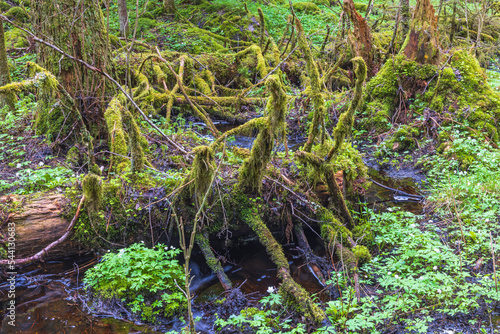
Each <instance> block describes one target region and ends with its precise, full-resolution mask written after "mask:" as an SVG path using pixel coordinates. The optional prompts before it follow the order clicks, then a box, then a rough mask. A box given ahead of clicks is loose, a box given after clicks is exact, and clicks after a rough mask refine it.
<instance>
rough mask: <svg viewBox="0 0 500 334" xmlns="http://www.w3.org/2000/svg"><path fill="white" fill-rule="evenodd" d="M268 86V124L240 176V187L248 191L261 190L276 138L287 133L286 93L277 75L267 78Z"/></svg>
mask: <svg viewBox="0 0 500 334" xmlns="http://www.w3.org/2000/svg"><path fill="white" fill-rule="evenodd" d="M266 87H267V89H268V91H269V92H270V93H271V97H270V98H269V100H268V103H267V106H266V113H267V114H268V115H269V116H268V119H267V122H266V123H267V124H265V127H264V128H263V129H260V132H259V134H258V135H257V138H256V139H255V142H254V144H253V146H252V150H251V151H250V157H249V158H248V159H246V160H245V161H244V162H243V165H242V166H241V169H240V175H239V176H238V187H239V188H240V189H241V190H242V191H243V192H246V193H254V192H259V191H260V189H261V187H262V178H263V177H264V172H265V170H266V167H267V164H268V162H269V161H270V159H271V151H272V149H273V145H274V140H275V139H277V138H278V137H279V138H280V139H282V137H283V136H284V134H285V129H284V126H285V112H286V101H287V98H286V94H285V91H284V90H283V87H282V85H281V82H280V79H279V77H278V76H277V75H271V76H269V78H268V79H267V80H266Z"/></svg>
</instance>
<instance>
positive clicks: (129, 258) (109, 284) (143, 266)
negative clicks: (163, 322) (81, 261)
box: [83, 243, 186, 322]
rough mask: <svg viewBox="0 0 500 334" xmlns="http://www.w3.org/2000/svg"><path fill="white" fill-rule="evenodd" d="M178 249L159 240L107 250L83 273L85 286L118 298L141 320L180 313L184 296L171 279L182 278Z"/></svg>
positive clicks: (100, 293) (109, 297)
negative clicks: (147, 244)
mask: <svg viewBox="0 0 500 334" xmlns="http://www.w3.org/2000/svg"><path fill="white" fill-rule="evenodd" d="M180 252H181V251H180V250H179V249H174V248H173V247H172V248H171V249H168V247H165V246H164V245H162V244H158V245H156V247H155V248H153V249H149V248H146V247H145V246H144V244H142V243H136V244H133V245H131V246H129V247H127V248H123V249H121V250H120V251H119V252H118V253H107V254H106V255H104V256H103V258H102V261H101V262H100V263H98V264H97V265H96V266H95V267H93V268H91V269H89V270H88V271H87V272H86V273H85V278H84V280H83V281H84V283H85V285H86V289H87V290H90V291H92V292H93V293H94V294H96V295H97V296H98V297H99V298H102V299H105V300H109V299H120V300H121V301H122V302H124V303H125V304H126V305H127V306H128V307H129V308H130V310H131V311H132V312H134V313H136V314H139V315H140V316H141V318H142V319H143V320H146V321H150V322H153V321H154V320H155V317H156V316H157V315H162V316H167V317H168V316H173V315H175V314H180V312H182V310H183V309H184V307H185V303H186V297H185V296H184V294H183V293H182V292H181V291H180V290H178V288H177V287H176V285H175V281H177V282H181V281H182V280H183V279H184V272H183V269H182V266H181V265H180V264H179V262H178V261H177V260H176V256H177V255H178V254H179V253H180Z"/></svg>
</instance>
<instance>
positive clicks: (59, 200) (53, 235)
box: [0, 194, 79, 259]
mask: <svg viewBox="0 0 500 334" xmlns="http://www.w3.org/2000/svg"><path fill="white" fill-rule="evenodd" d="M0 202H2V203H7V204H8V203H9V202H10V203H19V204H18V205H19V207H20V209H19V210H16V209H15V208H13V210H14V213H11V214H10V215H9V217H8V219H7V222H8V223H13V224H14V226H15V238H16V254H15V258H16V259H22V258H28V257H31V256H32V255H33V254H36V253H38V252H40V251H41V250H43V249H44V248H46V247H47V246H48V245H50V244H51V243H53V242H55V241H57V240H59V239H60V238H61V237H62V236H63V235H64V234H65V232H67V229H68V224H69V223H68V221H67V220H66V219H65V218H64V217H63V209H64V206H65V204H66V199H65V198H64V196H63V195H61V194H44V195H43V196H40V197H38V198H35V199H31V198H29V197H25V196H16V195H9V196H5V197H2V198H0ZM0 245H1V243H0ZM78 252H79V247H78V245H76V244H75V243H74V242H71V241H69V240H66V241H64V242H61V243H59V244H57V245H56V246H55V247H53V248H52V249H51V250H50V251H49V252H48V253H44V259H50V258H57V257H62V256H68V255H73V254H77V253H78Z"/></svg>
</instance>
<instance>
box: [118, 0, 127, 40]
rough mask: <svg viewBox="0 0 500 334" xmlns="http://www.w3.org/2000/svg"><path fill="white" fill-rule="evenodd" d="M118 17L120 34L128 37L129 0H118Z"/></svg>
mask: <svg viewBox="0 0 500 334" xmlns="http://www.w3.org/2000/svg"><path fill="white" fill-rule="evenodd" d="M118 18H119V21H120V35H121V36H123V37H127V35H128V32H129V26H128V10H127V0H118Z"/></svg>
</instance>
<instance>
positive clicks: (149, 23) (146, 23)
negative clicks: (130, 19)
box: [137, 17, 158, 31]
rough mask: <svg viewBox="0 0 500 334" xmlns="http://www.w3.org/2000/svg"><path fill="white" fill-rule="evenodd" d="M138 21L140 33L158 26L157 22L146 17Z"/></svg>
mask: <svg viewBox="0 0 500 334" xmlns="http://www.w3.org/2000/svg"><path fill="white" fill-rule="evenodd" d="M137 21H138V22H137V25H138V28H139V31H148V30H151V29H153V28H154V27H156V26H157V25H158V23H157V22H156V21H155V20H153V19H149V18H146V17H140V18H139V19H138V20H137Z"/></svg>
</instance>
